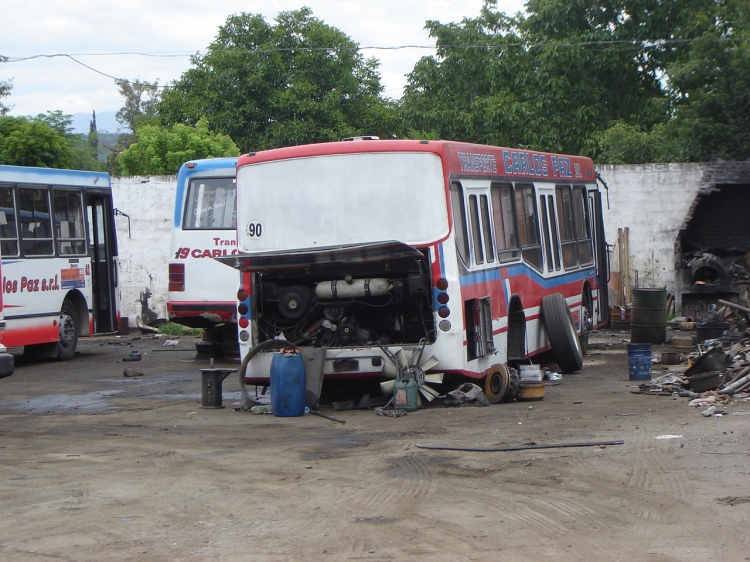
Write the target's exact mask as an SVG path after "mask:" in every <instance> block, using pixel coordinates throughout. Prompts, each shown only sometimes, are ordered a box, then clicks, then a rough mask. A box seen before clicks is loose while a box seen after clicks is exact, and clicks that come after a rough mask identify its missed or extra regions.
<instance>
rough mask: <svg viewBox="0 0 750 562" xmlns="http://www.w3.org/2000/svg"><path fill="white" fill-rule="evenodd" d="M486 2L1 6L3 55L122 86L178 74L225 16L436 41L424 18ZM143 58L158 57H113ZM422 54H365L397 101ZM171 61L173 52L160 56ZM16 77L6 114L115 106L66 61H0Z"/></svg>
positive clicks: (89, 0)
mask: <svg viewBox="0 0 750 562" xmlns="http://www.w3.org/2000/svg"><path fill="white" fill-rule="evenodd" d="M482 4H483V0H462V1H456V0H366V1H365V0H262V1H261V0H245V2H240V3H238V2H236V1H229V0H211V1H208V0H180V1H175V0H124V1H122V2H101V1H93V0H75V1H74V2H60V0H3V8H2V21H3V31H2V34H0V54H2V55H5V56H7V57H10V58H11V59H15V58H23V57H32V56H35V55H51V54H69V55H71V56H73V57H75V59H77V60H78V61H80V62H81V63H83V64H86V65H88V66H90V67H92V68H93V69H96V70H98V71H101V72H102V73H104V74H108V75H111V76H116V77H119V78H125V79H129V80H134V79H141V80H148V81H154V80H158V81H159V83H160V84H164V83H166V82H169V81H171V80H175V79H177V78H179V77H180V75H181V74H182V72H184V71H185V70H187V69H188V68H189V66H190V64H189V59H188V56H189V55H190V54H192V53H196V52H198V51H204V50H205V49H206V47H207V46H208V45H209V44H210V43H211V42H212V41H213V39H214V38H215V36H216V32H217V29H218V27H219V26H220V25H222V24H223V23H224V22H225V21H226V18H227V16H228V15H230V14H233V13H238V12H241V11H245V12H251V13H261V14H263V15H264V16H265V17H266V19H267V20H268V21H269V22H272V21H273V19H274V17H275V16H276V15H277V14H278V12H279V11H286V10H296V9H298V8H300V7H302V6H309V7H310V8H311V9H312V11H313V15H314V16H315V17H317V18H319V19H321V20H323V21H324V22H325V23H327V24H329V25H332V26H334V27H337V28H338V29H340V30H341V31H343V32H344V33H346V34H347V35H348V36H350V37H351V38H352V39H353V40H354V41H356V42H357V43H359V44H360V46H362V47H366V46H380V47H393V46H397V45H434V41H433V40H431V39H430V38H429V36H428V34H427V32H426V31H425V30H424V24H425V21H426V20H438V21H441V22H443V23H448V22H458V21H460V20H461V19H462V18H463V17H471V18H473V17H476V16H477V15H478V14H479V11H480V8H481V6H482ZM523 4H524V2H523V0H498V8H499V9H500V10H501V11H503V12H506V13H515V12H517V11H519V10H522V9H523ZM112 53H146V54H149V55H159V56H140V55H132V54H128V55H114V54H112ZM433 53H434V51H431V50H425V49H402V50H395V51H381V50H365V51H364V54H365V56H367V57H371V56H374V57H376V58H377V59H379V60H380V62H381V66H380V72H381V75H382V80H381V81H382V84H383V85H384V86H385V88H386V95H388V96H390V97H394V98H398V97H400V96H401V89H402V87H403V86H404V83H405V78H404V75H405V74H406V73H407V72H409V71H411V69H412V68H413V67H414V64H415V63H416V61H417V60H418V59H419V58H420V57H421V56H425V55H429V54H433ZM166 55H175V56H166ZM10 78H12V79H13V90H12V92H11V96H10V97H9V98H6V100H5V103H6V104H9V105H12V106H13V109H12V111H11V115H36V114H38V113H44V112H46V111H50V110H56V109H59V110H62V111H63V112H65V113H71V114H73V113H89V114H90V113H91V111H92V110H96V111H97V113H100V112H106V111H115V110H117V109H118V108H119V107H120V106H121V105H122V99H121V98H120V96H119V94H118V91H117V87H116V86H115V84H114V82H113V80H112V79H111V78H107V77H106V76H103V75H101V74H97V73H96V72H95V71H94V70H90V69H88V68H85V67H84V66H82V65H80V64H78V63H76V62H74V61H73V60H71V59H69V58H65V57H55V58H46V57H44V58H36V59H33V60H26V61H18V62H9V63H6V64H0V80H8V79H10Z"/></svg>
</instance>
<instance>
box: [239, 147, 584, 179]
mask: <svg viewBox="0 0 750 562" xmlns="http://www.w3.org/2000/svg"><path fill="white" fill-rule="evenodd" d="M366 152H370V153H371V152H432V153H434V154H437V155H438V156H440V157H441V158H442V160H443V163H444V167H445V170H446V172H447V174H448V175H449V176H450V175H456V176H459V175H461V176H474V177H483V176H487V177H490V176H491V177H497V176H503V177H508V178H511V179H532V180H533V179H540V180H553V181H558V180H561V181H565V180H567V181H594V180H595V178H596V173H595V170H594V163H593V161H592V160H591V159H590V158H587V157H585V156H571V155H564V154H552V153H547V152H538V151H533V150H522V149H516V148H505V147H498V146H488V145H482V144H471V143H464V142H456V141H444V140H439V141H426V140H355V141H340V142H328V143H319V144H306V145H301V146H291V147H286V148H275V149H272V150H264V151H261V152H251V153H249V154H244V155H242V156H241V157H240V158H239V161H238V163H237V167H238V168H240V167H242V166H247V165H250V164H258V163H261V162H272V161H275V160H287V159H293V158H309V157H313V156H331V155H341V154H356V153H366Z"/></svg>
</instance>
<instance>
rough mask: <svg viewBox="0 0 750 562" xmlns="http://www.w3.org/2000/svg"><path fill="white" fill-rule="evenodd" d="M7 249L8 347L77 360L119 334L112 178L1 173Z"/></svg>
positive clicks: (0, 213) (37, 171)
mask: <svg viewBox="0 0 750 562" xmlns="http://www.w3.org/2000/svg"><path fill="white" fill-rule="evenodd" d="M0 249H1V251H2V266H3V268H2V292H3V304H4V311H5V323H6V326H5V330H4V331H3V333H2V343H3V344H4V345H5V346H6V347H20V346H23V347H24V353H26V354H32V355H34V354H38V355H44V356H52V357H57V358H59V359H70V358H71V357H72V356H73V355H74V354H75V351H76V347H77V345H78V338H79V336H92V335H94V334H99V333H112V332H115V331H117V330H118V327H119V321H120V313H119V288H118V285H117V284H118V269H117V268H118V262H117V238H116V235H115V226H114V209H113V206H112V187H111V184H110V178H109V174H106V173H104V172H82V171H75V170H57V169H51V168H29V167H20V166H0Z"/></svg>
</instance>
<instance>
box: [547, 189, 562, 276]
mask: <svg viewBox="0 0 750 562" xmlns="http://www.w3.org/2000/svg"><path fill="white" fill-rule="evenodd" d="M547 209H548V210H549V220H550V227H551V228H552V253H553V254H554V255H555V270H556V271H559V270H560V240H559V238H558V237H557V219H556V218H555V202H554V201H553V200H552V196H549V197H547Z"/></svg>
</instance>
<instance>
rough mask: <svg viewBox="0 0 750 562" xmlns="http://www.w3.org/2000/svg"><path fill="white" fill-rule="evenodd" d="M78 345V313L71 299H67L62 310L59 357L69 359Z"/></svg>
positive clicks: (58, 347) (58, 346) (58, 343)
mask: <svg viewBox="0 0 750 562" xmlns="http://www.w3.org/2000/svg"><path fill="white" fill-rule="evenodd" d="M77 347H78V314H77V313H76V308H75V306H73V303H72V302H70V301H65V302H64V303H63V305H62V310H61V311H60V341H58V342H57V358H58V359H60V360H61V361H67V360H68V359H71V358H72V357H73V355H75V352H76V348H77Z"/></svg>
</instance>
